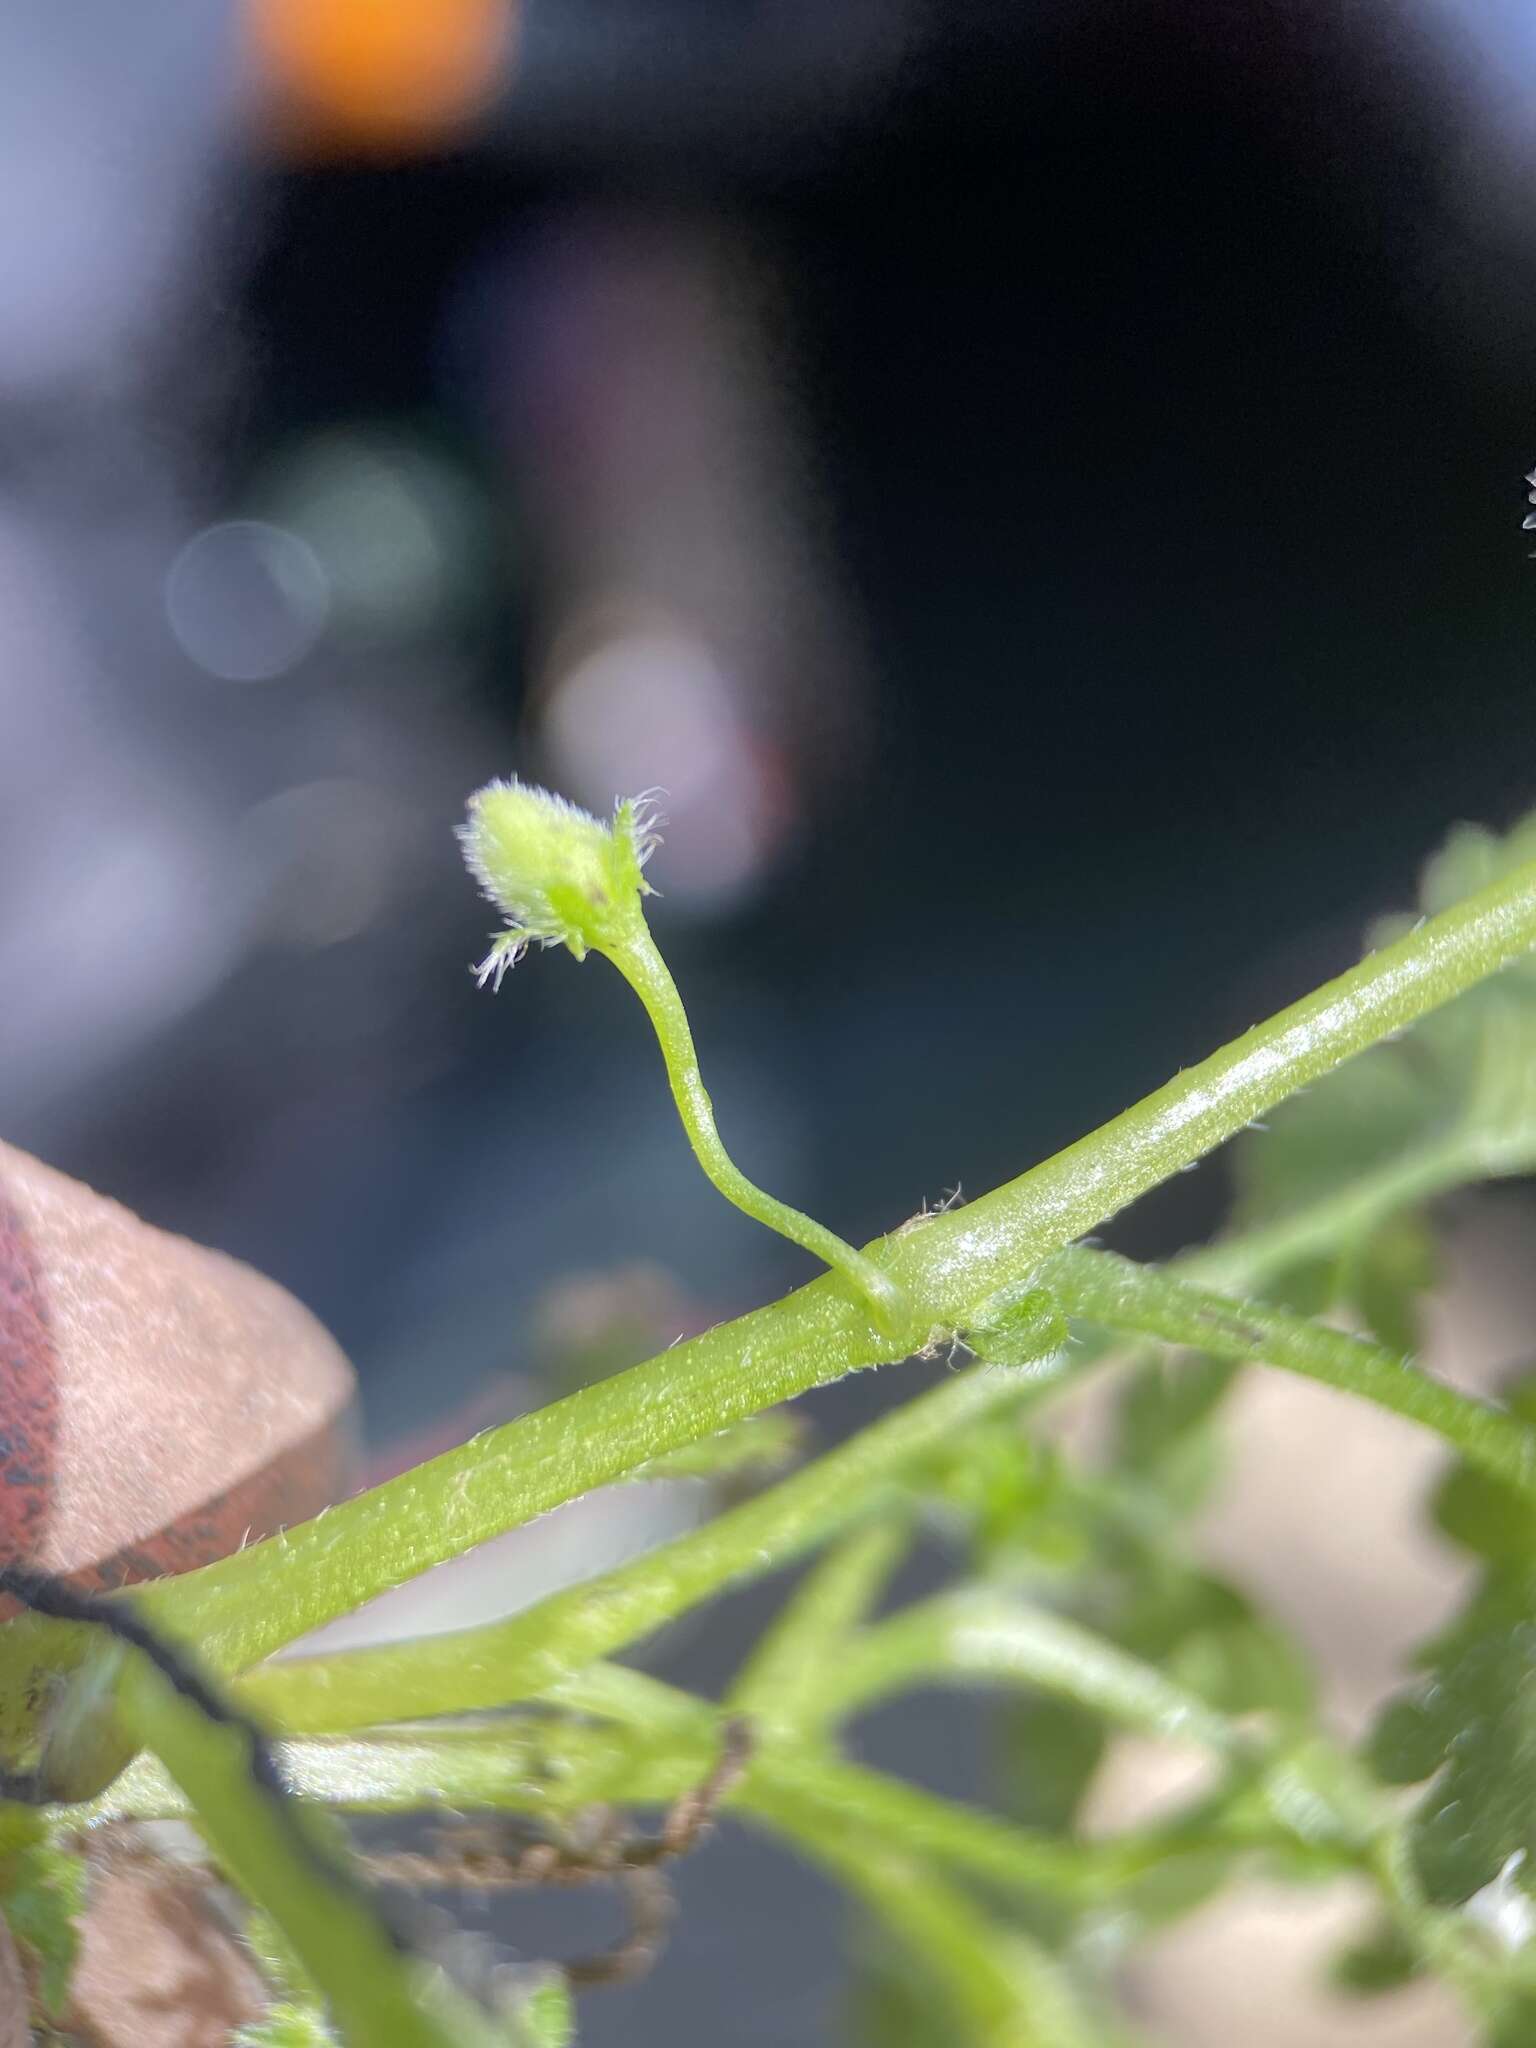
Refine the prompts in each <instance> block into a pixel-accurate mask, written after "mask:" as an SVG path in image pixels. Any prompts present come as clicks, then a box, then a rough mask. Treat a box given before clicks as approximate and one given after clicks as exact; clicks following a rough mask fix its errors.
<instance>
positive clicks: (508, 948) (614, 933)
mask: <svg viewBox="0 0 1536 2048" xmlns="http://www.w3.org/2000/svg"><path fill="white" fill-rule="evenodd" d="M459 843H460V845H461V846H462V847H463V849H464V858H465V860H466V861H467V862H468V864H469V869H470V872H471V874H473V875H474V877H475V879H476V880H477V881H478V882H479V884H480V886H481V888H482V889H483V890H484V891H485V893H486V895H487V896H488V897H489V898H490V899H491V901H492V902H493V903H494V904H495V905H496V907H497V909H498V910H500V911H501V913H502V915H503V916H504V917H505V918H506V921H507V926H508V929H507V930H506V931H504V932H500V933H498V934H497V936H496V938H495V939H494V941H493V942H492V945H491V949H490V951H489V952H488V953H487V954H486V956H485V958H484V959H483V960H482V961H481V962H480V964H479V966H478V967H477V968H476V970H475V975H476V979H477V980H478V981H479V983H480V985H481V987H482V988H483V987H484V986H485V984H486V982H487V981H489V982H491V983H493V985H494V986H495V987H497V988H500V986H501V977H502V976H503V975H504V974H505V973H506V971H507V969H508V968H509V967H511V966H514V965H515V964H516V962H517V961H518V960H519V959H520V958H521V957H522V954H523V952H524V951H525V949H526V948H527V947H528V946H529V945H530V944H531V943H533V942H535V941H537V943H538V944H539V945H541V946H568V947H569V948H570V950H571V951H572V953H574V954H575V956H576V958H577V959H578V960H581V959H584V958H585V957H586V954H587V952H588V951H589V950H590V949H593V948H595V949H596V950H597V951H599V952H605V951H608V950H610V949H611V948H612V947H613V946H614V945H615V944H617V943H619V942H620V941H621V940H623V939H624V938H625V937H627V936H629V935H631V934H632V933H633V932H634V929H635V926H636V924H637V923H638V922H639V921H640V919H641V911H640V898H641V897H642V896H644V895H649V893H650V890H649V887H648V885H647V883H646V881H645V878H644V873H643V870H644V868H645V863H646V862H647V861H648V860H649V859H650V856H651V853H652V851H653V850H654V848H655V846H656V843H657V841H656V817H655V811H654V807H653V805H652V802H651V799H650V798H649V797H645V796H642V797H632V798H627V799H626V800H625V801H624V802H622V803H620V804H619V805H617V806H616V808H615V810H614V814H613V823H612V824H611V825H605V824H603V823H602V822H601V821H600V820H599V819H597V818H594V817H593V816H592V814H591V812H590V811H583V810H580V809H578V808H577V806H576V805H575V804H572V803H567V802H566V800H565V798H564V797H559V796H551V794H550V793H549V791H548V790H545V789H535V788H534V787H533V786H532V785H531V784H530V783H526V782H519V781H518V779H517V778H516V776H513V777H512V779H511V780H510V781H508V782H490V783H487V784H486V786H485V788H484V789H481V790H477V791H476V792H475V794H474V795H473V796H472V797H471V798H470V800H469V816H468V818H467V819H466V820H465V822H464V824H462V825H461V826H460V827H459Z"/></svg>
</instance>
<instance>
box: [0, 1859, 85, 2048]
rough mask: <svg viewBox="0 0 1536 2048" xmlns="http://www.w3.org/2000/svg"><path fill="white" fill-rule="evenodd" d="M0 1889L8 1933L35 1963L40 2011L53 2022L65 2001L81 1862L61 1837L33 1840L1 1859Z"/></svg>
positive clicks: (81, 1889)
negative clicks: (9, 1931) (39, 1994)
mask: <svg viewBox="0 0 1536 2048" xmlns="http://www.w3.org/2000/svg"><path fill="white" fill-rule="evenodd" d="M0 1884H3V1893H0V1897H3V1903H4V1908H5V1917H6V1920H7V1922H8V1923H9V1926H10V1930H11V1933H12V1934H13V1935H14V1936H15V1937H16V1940H17V1941H18V1942H19V1943H20V1944H21V1945H22V1946H23V1947H24V1948H26V1949H28V1950H29V1951H30V1952H31V1954H32V1956H33V1958H34V1960H35V1962H36V1964H37V1970H38V1988H39V1991H40V1993H41V1996H42V2001H43V2009H44V2011H45V2012H46V2013H47V2014H48V2015H49V2016H50V2017H51V2018H55V2019H57V2018H58V2017H59V2016H60V2015H61V2014H62V2013H63V2010H64V2007H65V2004H66V2003H67V2001H68V1998H69V1980H70V1976H71V1973H72V1972H73V1970H74V1966H75V1954H76V1950H77V1948H78V1945H79V1943H78V1937H77V1933H76V1926H77V1923H78V1921H79V1918H80V1914H81V1912H82V1910H83V1908H84V1905H85V1858H84V1856H83V1855H82V1854H81V1852H80V1850H79V1849H77V1848H76V1847H75V1846H74V1845H73V1843H72V1842H71V1841H69V1840H68V1839H67V1838H64V1837H61V1838H60V1839H58V1840H57V1841H55V1840H52V1839H48V1838H43V1839H39V1840H37V1841H34V1842H32V1843H30V1844H29V1845H28V1846H27V1847H25V1848H22V1849H19V1850H17V1851H16V1852H15V1853H14V1854H13V1855H11V1856H9V1857H8V1858H6V1861H5V1865H4V1874H3V1878H0Z"/></svg>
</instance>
